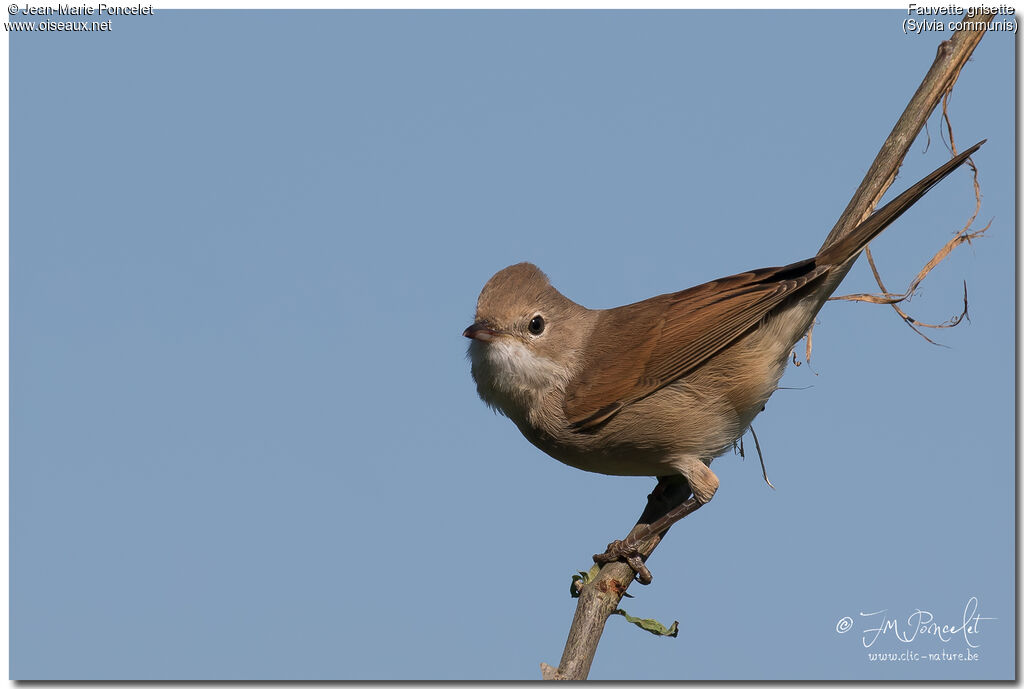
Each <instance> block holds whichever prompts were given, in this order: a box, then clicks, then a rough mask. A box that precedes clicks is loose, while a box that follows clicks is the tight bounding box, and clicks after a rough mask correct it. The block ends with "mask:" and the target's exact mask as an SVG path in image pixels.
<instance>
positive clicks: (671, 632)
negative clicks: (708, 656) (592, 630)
mask: <svg viewBox="0 0 1024 689" xmlns="http://www.w3.org/2000/svg"><path fill="white" fill-rule="evenodd" d="M615 614H617V615H622V616H623V617H625V618H626V621H627V622H629V623H631V624H635V625H636V626H638V627H640V629H645V630H647V631H649V632H650V633H651V634H655V635H657V636H671V637H676V636H678V635H679V622H673V623H672V626H671V627H667V628H666V627H665V625H663V624H662V623H661V622H658V620H652V619H645V618H640V617H633V616H632V615H630V614H629V613H627V612H626V611H625V610H623V609H621V608H619V609H618V610H616V611H615Z"/></svg>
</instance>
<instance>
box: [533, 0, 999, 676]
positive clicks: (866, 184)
mask: <svg viewBox="0 0 1024 689" xmlns="http://www.w3.org/2000/svg"><path fill="white" fill-rule="evenodd" d="M993 19H994V15H992V14H984V15H978V16H976V17H975V18H974V19H973V21H975V22H977V24H975V26H981V27H982V28H980V29H972V30H961V31H957V32H956V33H955V34H954V35H953V37H952V38H951V39H950V40H948V41H943V42H942V43H940V44H939V49H938V54H937V55H936V58H935V61H934V63H932V66H931V69H929V70H928V73H927V74H926V75H925V77H924V80H923V81H922V82H921V85H920V86H919V87H918V89H917V92H916V93H914V95H913V97H912V98H911V99H910V103H909V104H908V105H907V107H906V109H905V110H904V111H903V114H902V115H901V116H900V118H899V120H898V121H897V122H896V125H895V126H894V127H893V129H892V132H891V133H890V134H889V136H888V138H887V139H886V140H885V143H884V144H882V148H881V150H879V152H878V155H877V156H876V157H875V160H874V162H873V163H872V165H871V168H870V169H869V170H868V172H867V174H866V175H865V176H864V180H863V181H862V182H861V184H860V186H859V187H858V188H857V191H856V192H855V193H854V196H853V198H852V199H851V200H850V203H849V204H848V205H847V207H846V210H844V211H843V213H842V215H841V216H840V217H839V220H838V221H837V222H836V224H835V227H833V228H832V231H831V232H829V235H828V237H827V238H826V239H825V242H824V244H822V248H825V247H827V246H830V245H832V244H834V243H835V242H836V241H838V240H839V239H840V238H842V237H844V236H845V235H846V234H848V233H849V232H850V231H851V230H852V229H853V228H854V227H856V226H857V225H858V224H859V223H861V222H862V221H863V220H864V219H865V218H867V217H868V216H869V215H871V213H872V212H873V211H874V209H875V205H876V204H877V203H878V201H879V200H880V199H881V198H882V196H883V194H885V191H886V190H887V189H888V188H889V185H890V184H892V182H893V180H894V179H895V178H896V173H897V172H898V171H899V167H900V165H901V164H902V162H903V158H904V157H905V156H906V154H907V151H908V150H909V149H910V145H911V144H912V143H913V141H914V139H916V138H917V135H918V133H919V132H920V131H921V129H922V128H923V127H924V125H925V122H926V121H927V120H928V117H929V116H930V115H931V113H932V111H933V110H934V109H935V107H936V106H937V105H938V104H939V101H940V100H941V99H942V98H943V96H944V95H945V94H946V93H947V92H948V91H949V90H951V89H952V88H953V84H954V83H956V80H957V77H959V75H960V70H961V69H962V68H963V66H964V64H966V62H967V60H968V59H969V58H970V56H971V54H972V53H973V52H974V49H975V47H976V46H977V45H978V43H979V42H980V41H981V38H982V36H984V34H985V28H984V27H985V26H986V25H987V24H988V23H989V22H990V21H992V20H993ZM852 266H853V262H851V263H850V264H849V266H847V268H846V270H844V271H837V273H836V277H835V278H834V279H835V284H836V285H838V283H839V282H840V281H841V280H842V279H843V277H844V276H845V274H846V273H847V272H848V271H849V268H850V267H852ZM669 488H670V490H674V491H675V493H676V495H673V496H672V500H669V501H667V502H665V501H653V500H651V501H649V502H648V506H647V509H645V510H644V513H643V514H642V515H641V516H640V520H639V521H638V522H637V525H636V526H635V527H633V531H632V532H631V533H633V532H636V531H638V530H640V529H642V528H643V526H644V525H646V524H650V523H651V522H652V521H654V520H655V519H657V518H658V517H659V516H661V514H663V513H664V512H666V511H668V509H669V508H671V507H672V506H674V505H676V504H679V503H681V502H682V501H683V500H685V499H686V498H687V497H689V493H688V491H687V490H685V489H683V488H681V487H680V486H679V484H669ZM664 535H665V532H663V533H661V534H658V535H656V536H652V537H650V538H649V539H648V540H647V541H646V542H645V543H644V544H643V545H642V547H641V548H640V551H641V554H642V555H643V557H644V559H645V560H646V558H647V556H649V555H650V554H651V553H652V552H653V551H654V549H655V548H656V547H657V546H658V543H660V542H661V539H662V538H663V537H664ZM633 576H634V573H633V570H632V568H630V567H629V565H627V564H626V563H624V562H612V563H610V564H607V565H605V566H604V567H602V568H601V571H600V572H599V573H598V575H597V577H595V579H594V580H593V581H591V582H590V583H588V584H587V585H586V586H584V587H583V590H582V591H581V592H580V597H579V599H578V602H577V605H576V614H575V616H574V617H573V621H572V627H571V628H570V629H569V637H568V639H567V640H566V644H565V650H564V652H563V654H562V660H561V662H560V663H559V666H558V668H557V669H556V668H553V667H551V666H549V665H548V664H547V663H541V670H542V673H543V676H544V679H576V680H578V679H586V678H587V675H588V674H589V672H590V665H591V663H592V662H593V660H594V654H595V653H596V651H597V644H598V642H599V641H600V639H601V633H602V632H603V631H604V625H605V622H606V621H607V620H608V616H609V615H611V614H612V612H613V611H614V610H615V609H616V608H617V607H618V605H619V601H620V600H622V596H623V594H624V593H625V592H626V589H628V588H629V585H630V584H631V583H633Z"/></svg>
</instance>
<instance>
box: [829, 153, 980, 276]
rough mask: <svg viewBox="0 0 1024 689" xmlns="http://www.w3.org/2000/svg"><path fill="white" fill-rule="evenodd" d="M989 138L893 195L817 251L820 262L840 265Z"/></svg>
mask: <svg viewBox="0 0 1024 689" xmlns="http://www.w3.org/2000/svg"><path fill="white" fill-rule="evenodd" d="M986 141H988V139H983V140H981V141H979V142H978V143H976V144H974V145H973V146H971V147H970V148H968V149H967V150H966V151H964V152H963V153H961V154H960V155H958V156H957V157H955V158H953V159H951V160H950V161H949V162H948V163H946V164H945V165H943V166H942V167H940V168H938V169H937V170H935V171H934V172H932V173H931V174H930V175H928V176H927V177H925V178H924V179H922V180H921V181H920V182H918V183H917V184H915V185H914V186H912V187H910V188H909V189H907V190H906V191H905V192H903V193H902V194H900V195H899V196H897V197H896V198H894V199H893V200H892V201H890V202H889V203H887V204H885V205H884V206H882V207H881V208H880V209H878V210H877V211H875V212H874V213H872V214H871V216H870V217H869V218H868V219H867V220H865V221H864V222H862V223H861V224H860V225H857V227H855V228H854V229H853V232H851V233H850V234H848V235H846V236H845V237H843V238H842V239H840V240H839V241H838V242H836V243H835V244H833V245H832V246H830V247H828V248H826V249H822V251H821V252H820V253H819V254H818V255H817V257H816V261H817V262H819V263H830V264H832V265H840V264H842V263H845V262H846V261H848V260H849V259H850V258H851V257H852V256H855V255H857V254H858V253H860V250H861V249H863V248H864V247H865V246H867V244H868V242H870V241H871V240H872V239H874V238H875V237H877V236H878V235H879V234H881V232H882V230H884V229H885V228H887V227H888V226H889V225H890V224H892V222H893V221H894V220H896V218H898V217H900V216H901V215H903V212H904V211H905V210H907V209H908V208H910V207H911V206H913V205H914V204H915V203H917V201H918V200H919V199H920V198H921V197H922V196H924V195H925V194H927V193H928V190H929V189H931V188H932V187H934V186H935V185H936V184H938V183H939V182H940V181H941V180H942V178H943V177H945V176H946V175H948V174H949V173H950V172H952V171H953V170H955V169H957V168H958V167H960V166H961V165H963V163H964V161H966V160H967V159H968V158H969V157H971V154H972V153H974V152H975V151H977V150H978V149H979V148H981V145H982V144H983V143H985V142H986Z"/></svg>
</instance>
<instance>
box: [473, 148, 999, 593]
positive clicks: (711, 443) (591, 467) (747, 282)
mask: <svg viewBox="0 0 1024 689" xmlns="http://www.w3.org/2000/svg"><path fill="white" fill-rule="evenodd" d="M984 143H985V141H981V142H979V143H977V144H975V145H974V146H972V147H970V148H969V149H967V150H965V151H964V152H963V153H961V154H959V155H957V156H955V157H954V158H952V159H950V160H949V161H948V162H946V163H945V164H944V165H942V166H941V167H939V168H937V169H936V170H935V171H933V172H932V173H931V174H929V175H927V176H926V177H924V178H923V179H922V180H921V181H919V182H917V183H916V184H914V185H912V186H911V187H910V188H908V189H907V190H906V191H904V192H903V193H902V194H900V195H899V196H897V197H896V198H895V199H893V200H892V201H890V202H889V203H887V204H886V205H885V206H883V207H882V208H881V209H879V210H877V211H876V212H875V213H873V214H872V215H870V216H869V217H868V218H866V219H865V220H864V221H863V222H861V223H860V224H859V225H858V226H857V227H856V228H854V229H853V230H852V231H851V232H850V233H848V234H847V235H846V236H845V237H843V238H841V239H839V240H838V241H836V242H834V243H832V244H830V245H828V246H825V247H824V248H822V249H821V250H819V252H818V253H817V254H816V255H814V256H812V257H811V258H807V259H804V260H801V261H796V262H795V263H790V264H789V265H785V266H780V267H769V268H758V269H755V270H750V271H747V272H744V273H739V274H736V275H731V276H728V277H723V278H719V279H717V280H712V281H710V282H706V283H704V284H701V285H697V286H695V287H690V288H689V289H684V290H682V291H679V292H673V293H670V294H662V295H659V296H655V297H652V298H650V299H645V300H643V301H640V302H636V303H633V304H628V305H625V306H619V307H616V308H611V309H588V308H586V307H584V306H581V305H580V304H577V303H576V302H574V301H573V300H571V299H569V298H568V297H566V296H564V295H563V294H562V293H561V292H559V291H558V290H557V289H556V288H555V287H554V286H553V285H552V284H551V282H550V280H549V279H548V277H547V275H545V273H544V272H543V271H541V269H540V268H538V267H537V266H535V265H533V264H532V263H517V264H515V265H511V266H508V267H507V268H504V269H502V270H500V271H498V272H497V273H496V274H495V275H494V276H493V277H491V278H490V280H488V281H487V283H486V284H485V285H484V287H483V289H482V290H481V292H480V295H479V298H478V299H477V303H476V313H475V317H474V320H473V323H472V324H471V325H470V326H469V327H468V328H466V329H465V330H464V331H463V335H464V336H465V337H467V338H469V339H470V342H469V347H468V352H467V355H468V358H469V359H470V362H471V374H472V378H473V380H474V382H475V383H476V389H477V392H478V394H479V396H480V398H481V399H482V400H483V401H484V403H486V404H487V405H488V406H489V407H491V408H493V409H494V410H496V411H497V412H499V413H500V414H503V415H504V416H506V417H508V418H509V419H510V420H511V421H512V422H513V423H514V424H515V425H516V426H517V427H518V429H519V431H520V432H521V433H522V434H523V436H525V437H526V439H527V440H528V441H529V442H531V443H532V444H533V445H535V446H536V447H538V448H539V449H540V450H542V451H543V452H545V453H546V454H548V455H550V456H551V457H553V458H554V459H557V460H559V461H561V462H563V463H565V464H568V465H570V466H573V467H576V468H578V469H582V470H584V471H590V472H597V473H601V474H609V475H618V476H654V477H658V478H659V480H661V479H674V480H679V481H682V480H684V481H685V483H686V485H687V487H688V489H689V490H688V491H687V493H686V494H687V495H691V497H689V498H688V499H687V500H685V501H684V502H682V503H681V504H679V505H677V506H675V507H674V508H673V509H672V510H670V511H669V512H668V513H667V514H665V515H664V516H662V517H661V518H659V519H658V520H657V521H655V522H654V523H652V524H650V525H649V528H648V529H647V531H646V532H644V533H642V534H640V536H636V535H635V534H634V536H633V537H631V538H628V539H626V540H621V541H614V542H613V543H611V544H609V546H608V549H607V550H606V551H605V553H603V554H600V555H595V560H596V561H598V562H599V563H603V562H609V561H613V560H616V559H625V560H626V561H627V562H628V563H629V564H630V565H631V566H632V567H633V569H634V570H635V572H636V574H637V577H638V579H639V580H640V581H641V582H642V583H649V582H650V579H651V575H650V572H649V570H648V569H647V568H646V566H645V565H644V564H643V560H642V558H641V557H640V554H639V550H638V545H639V543H640V541H641V540H642V538H643V537H645V536H646V535H648V534H651V533H660V532H662V531H664V530H665V529H667V528H668V526H670V525H671V524H672V523H674V522H675V521H678V519H681V518H682V517H684V516H686V515H687V514H689V513H690V512H692V511H693V510H695V509H697V508H699V507H701V506H703V505H706V504H707V503H708V502H709V501H710V500H711V499H712V498H713V497H714V495H715V492H716V491H717V489H718V486H719V480H718V477H717V476H716V475H715V474H714V473H713V472H712V471H711V468H710V467H711V463H712V460H713V459H715V458H716V457H719V456H720V455H722V454H724V453H725V452H726V451H728V450H730V449H732V448H733V447H735V444H736V443H737V441H738V440H739V439H740V438H741V437H742V436H743V435H744V433H746V431H747V429H748V428H749V427H750V424H751V422H752V421H753V420H754V418H755V417H756V416H757V415H758V414H759V413H760V412H761V411H762V410H763V409H764V408H765V404H766V402H767V401H768V398H769V397H771V395H772V393H774V392H775V390H777V389H778V383H779V379H780V378H781V377H782V374H783V372H784V371H785V369H786V366H787V364H788V362H789V355H790V353H791V351H792V350H793V347H794V345H795V344H796V343H797V342H798V341H799V340H800V339H801V338H802V337H803V336H804V334H805V333H806V332H807V331H808V329H809V328H810V326H811V325H812V323H813V321H814V318H815V317H816V315H817V313H818V312H819V310H820V309H821V308H822V306H823V305H824V303H825V301H826V300H827V299H828V297H829V296H830V295H831V294H832V293H833V292H834V291H835V290H836V288H837V287H838V285H839V283H840V281H841V280H842V277H843V276H844V275H845V274H846V272H847V271H848V270H849V266H850V265H851V264H852V262H853V261H855V260H856V258H857V257H858V256H859V255H860V253H861V251H862V250H863V249H864V247H865V246H867V244H868V243H869V242H870V241H871V240H872V239H874V238H875V237H876V236H878V234H879V233H881V232H882V231H883V230H884V229H885V228H886V227H888V226H889V225H890V224H891V223H892V222H893V221H895V220H896V219H897V218H898V217H899V216H900V215H902V214H903V213H904V211H906V210H907V209H908V208H910V206H912V205H913V204H914V203H915V202H917V201H918V200H919V199H920V198H921V197H922V196H924V195H925V194H926V193H927V192H928V191H929V190H930V189H931V188H932V187H933V186H934V185H935V184H937V183H938V182H939V181H941V180H942V179H943V178H944V177H946V176H947V175H948V174H949V173H951V172H952V171H953V170H955V169H956V168H958V167H959V166H960V165H962V164H963V163H964V162H965V161H966V160H967V159H968V158H969V157H970V156H971V155H972V154H973V153H974V152H976V151H977V150H978V149H979V148H980V147H981V145H982V144H984Z"/></svg>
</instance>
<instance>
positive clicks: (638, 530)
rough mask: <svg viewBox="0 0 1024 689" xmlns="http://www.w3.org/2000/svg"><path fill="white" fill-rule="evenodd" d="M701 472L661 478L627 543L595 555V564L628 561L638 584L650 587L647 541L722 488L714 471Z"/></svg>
mask: <svg viewBox="0 0 1024 689" xmlns="http://www.w3.org/2000/svg"><path fill="white" fill-rule="evenodd" d="M687 469H691V467H687ZM700 469H703V472H702V471H700ZM700 469H697V468H696V467H693V471H692V472H691V471H688V472H687V473H693V474H695V475H693V476H691V477H689V478H687V477H684V476H679V475H676V476H660V477H658V485H657V486H655V488H654V491H652V492H651V494H650V495H649V496H647V508H646V509H645V510H644V513H643V514H642V515H640V519H639V520H638V521H637V525H636V526H635V527H634V528H633V530H632V531H630V533H629V535H628V536H626V538H625V539H624V540H621V541H612V542H611V543H609V544H608V549H607V550H605V552H603V553H601V554H598V555H594V562H596V563H598V564H601V565H604V564H607V563H609V562H615V561H616V560H625V561H626V563H627V564H629V566H630V567H632V568H633V571H634V572H636V576H637V581H639V582H640V583H641V584H644V585H646V584H650V583H651V581H652V579H653V577H652V576H651V571H650V570H649V569H648V568H647V565H646V564H644V560H645V559H646V555H644V554H642V553H641V552H640V547H641V546H642V545H643V544H644V541H646V540H647V539H649V538H650V537H651V536H653V535H655V534H657V535H658V536H663V535H664V533H665V532H666V531H668V528H669V527H670V526H672V525H673V524H675V523H676V522H677V521H679V520H680V519H682V518H683V517H685V516H686V515H688V514H690V513H691V512H693V511H695V510H696V509H697V508H699V507H700V506H701V505H704V504H707V502H708V501H709V500H710V499H711V497H712V496H713V495H714V494H715V490H717V488H718V478H717V477H716V476H715V475H714V474H713V473H712V472H711V470H710V469H708V468H707V466H706V465H705V464H703V463H701V464H700ZM698 486H699V487H698ZM693 487H697V490H692V488H693ZM702 498H703V499H702Z"/></svg>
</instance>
